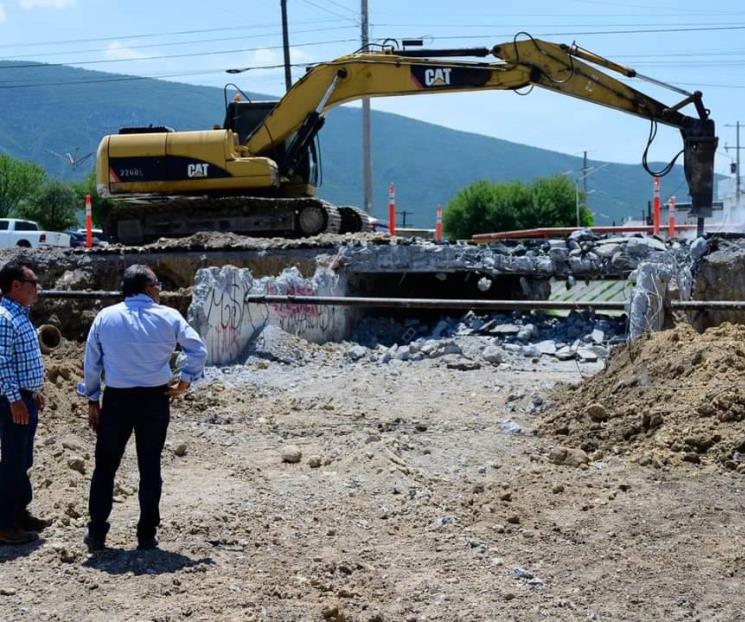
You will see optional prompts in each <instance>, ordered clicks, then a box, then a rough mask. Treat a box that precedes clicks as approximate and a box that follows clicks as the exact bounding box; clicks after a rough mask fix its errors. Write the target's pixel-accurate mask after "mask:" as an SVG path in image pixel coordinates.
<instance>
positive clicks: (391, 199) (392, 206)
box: [388, 182, 396, 236]
mask: <svg viewBox="0 0 745 622" xmlns="http://www.w3.org/2000/svg"><path fill="white" fill-rule="evenodd" d="M388 233H389V234H390V235H392V236H393V235H396V185H395V184H394V183H393V182H391V183H390V184H389V185H388Z"/></svg>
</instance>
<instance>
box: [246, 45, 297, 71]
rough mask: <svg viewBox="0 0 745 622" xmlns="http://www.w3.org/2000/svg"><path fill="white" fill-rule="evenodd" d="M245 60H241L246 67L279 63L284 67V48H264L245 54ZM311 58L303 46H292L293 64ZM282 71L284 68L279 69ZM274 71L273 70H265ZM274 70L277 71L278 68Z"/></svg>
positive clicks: (291, 59) (291, 57)
mask: <svg viewBox="0 0 745 622" xmlns="http://www.w3.org/2000/svg"><path fill="white" fill-rule="evenodd" d="M244 58H245V60H244V61H241V63H243V65H242V66H244V67H266V66H274V65H279V66H280V67H284V62H285V61H284V54H283V53H282V50H278V49H267V48H263V49H260V50H256V51H254V52H249V53H248V54H246V55H245V57H244ZM309 60H310V56H308V53H307V52H306V51H305V50H304V49H302V48H293V47H292V46H290V62H291V63H293V64H296V63H304V62H306V61H309ZM279 70H280V71H282V69H279ZM265 71H272V70H265ZM274 71H277V70H276V69H275V70H274Z"/></svg>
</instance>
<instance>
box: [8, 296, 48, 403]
mask: <svg viewBox="0 0 745 622" xmlns="http://www.w3.org/2000/svg"><path fill="white" fill-rule="evenodd" d="M28 314H29V310H28V309H27V308H26V307H24V306H22V305H19V304H18V303H17V302H15V301H14V300H12V299H10V298H8V297H7V296H3V297H2V298H1V299H0V393H1V394H2V395H3V396H5V397H6V398H7V399H8V401H9V402H15V401H17V400H20V399H21V389H27V390H29V391H39V390H40V389H41V388H42V387H43V386H44V361H43V359H42V356H41V349H40V348H39V338H38V337H37V335H36V330H35V329H34V327H33V325H32V324H31V320H30V319H29V317H28Z"/></svg>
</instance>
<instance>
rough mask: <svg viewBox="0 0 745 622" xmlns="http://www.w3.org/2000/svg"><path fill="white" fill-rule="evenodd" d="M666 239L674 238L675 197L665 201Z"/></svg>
mask: <svg viewBox="0 0 745 622" xmlns="http://www.w3.org/2000/svg"><path fill="white" fill-rule="evenodd" d="M667 210H668V217H667V237H668V239H670V240H672V239H673V238H674V237H675V197H674V196H671V197H670V198H669V199H668V201H667Z"/></svg>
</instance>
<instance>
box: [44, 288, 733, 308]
mask: <svg viewBox="0 0 745 622" xmlns="http://www.w3.org/2000/svg"><path fill="white" fill-rule="evenodd" d="M41 295H42V296H44V297H45V298H73V299H75V298H77V299H106V298H121V297H122V293H121V292H119V291H89V290H54V289H49V290H42V292H41ZM179 296H182V294H178V293H176V292H162V293H161V298H163V299H164V300H167V299H169V298H177V297H179ZM244 302H246V303H252V304H293V305H320V306H329V305H337V306H343V307H382V308H391V309H474V310H484V311H521V310H525V311H531V310H534V309H559V310H572V309H596V310H602V311H625V310H626V308H627V303H626V302H623V301H616V300H602V301H601V300H469V299H439V298H380V297H356V296H292V295H286V296H280V295H255V294H248V295H247V296H246V297H245V298H244ZM666 305H667V306H668V307H670V308H671V309H673V310H676V311H700V310H708V311H726V310H743V309H745V300H671V301H669V302H667V303H666Z"/></svg>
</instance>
